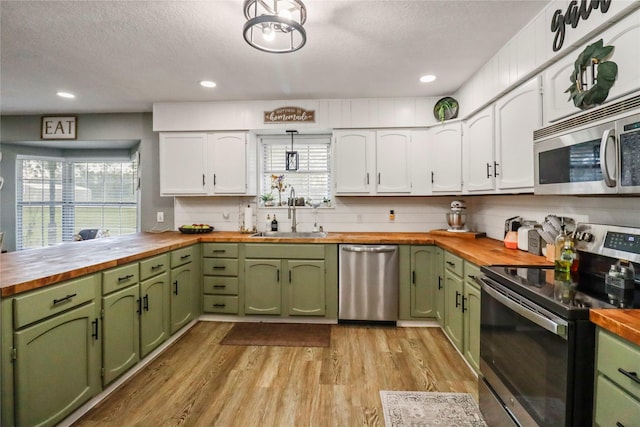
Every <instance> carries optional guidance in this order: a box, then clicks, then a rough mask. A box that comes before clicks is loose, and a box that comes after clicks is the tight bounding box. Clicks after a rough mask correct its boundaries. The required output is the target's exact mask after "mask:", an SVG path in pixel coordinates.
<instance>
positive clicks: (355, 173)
mask: <svg viewBox="0 0 640 427" xmlns="http://www.w3.org/2000/svg"><path fill="white" fill-rule="evenodd" d="M374 142H375V132H374V131H366V130H353V131H352V130H341V131H335V132H334V152H335V158H334V165H335V166H334V167H335V179H336V194H356V195H357V194H362V195H366V194H369V193H371V192H373V189H374V186H373V185H372V184H373V181H372V179H373V177H372V175H371V174H372V173H373V170H374V169H375V165H374V161H375V157H374V153H373V151H374V150H375V145H374Z"/></svg>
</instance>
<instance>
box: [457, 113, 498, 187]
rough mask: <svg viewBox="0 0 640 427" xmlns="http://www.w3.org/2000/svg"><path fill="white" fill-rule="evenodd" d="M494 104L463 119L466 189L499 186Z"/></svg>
mask: <svg viewBox="0 0 640 427" xmlns="http://www.w3.org/2000/svg"><path fill="white" fill-rule="evenodd" d="M493 109H494V107H493V105H491V106H489V107H487V108H485V109H484V110H482V111H480V112H479V113H477V114H475V115H473V116H472V117H470V118H469V119H467V120H465V121H464V122H463V123H462V175H463V179H462V181H463V189H464V191H465V192H476V191H485V192H486V191H493V190H494V189H495V176H496V175H495V166H496V162H495V155H494V120H493Z"/></svg>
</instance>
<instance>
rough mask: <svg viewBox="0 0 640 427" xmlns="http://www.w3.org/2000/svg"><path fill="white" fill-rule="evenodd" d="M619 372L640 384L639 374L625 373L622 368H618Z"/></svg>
mask: <svg viewBox="0 0 640 427" xmlns="http://www.w3.org/2000/svg"><path fill="white" fill-rule="evenodd" d="M618 372H620V373H621V374H622V375H624V376H625V377H627V378H629V379H631V380H632V381H633V382H636V383H638V384H640V378H638V374H637V372H630V371H625V370H624V369H622V368H618Z"/></svg>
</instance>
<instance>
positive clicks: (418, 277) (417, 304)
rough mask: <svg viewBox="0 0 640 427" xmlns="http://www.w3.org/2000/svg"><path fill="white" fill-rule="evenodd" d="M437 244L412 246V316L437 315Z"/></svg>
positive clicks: (430, 316) (427, 316) (429, 316)
mask: <svg viewBox="0 0 640 427" xmlns="http://www.w3.org/2000/svg"><path fill="white" fill-rule="evenodd" d="M435 250H436V247H435V246H412V247H411V317H425V318H433V317H435V310H436V300H435V296H436V288H435V287H436V286H437V283H435V279H436V277H435V275H434V268H433V267H434V266H433V264H434V252H435Z"/></svg>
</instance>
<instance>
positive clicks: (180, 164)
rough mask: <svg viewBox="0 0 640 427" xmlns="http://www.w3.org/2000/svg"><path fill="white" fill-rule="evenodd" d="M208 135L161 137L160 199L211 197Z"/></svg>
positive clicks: (191, 133)
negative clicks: (208, 172)
mask: <svg viewBox="0 0 640 427" xmlns="http://www.w3.org/2000/svg"><path fill="white" fill-rule="evenodd" d="M206 167H207V134H206V133H198V132H190V133H161V134H160V195H162V196H177V195H184V196H203V195H206V194H207V188H206V180H205V179H206V177H205V171H206Z"/></svg>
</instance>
